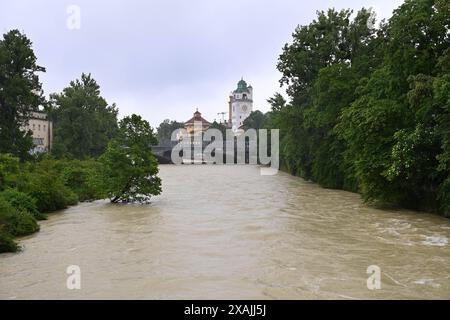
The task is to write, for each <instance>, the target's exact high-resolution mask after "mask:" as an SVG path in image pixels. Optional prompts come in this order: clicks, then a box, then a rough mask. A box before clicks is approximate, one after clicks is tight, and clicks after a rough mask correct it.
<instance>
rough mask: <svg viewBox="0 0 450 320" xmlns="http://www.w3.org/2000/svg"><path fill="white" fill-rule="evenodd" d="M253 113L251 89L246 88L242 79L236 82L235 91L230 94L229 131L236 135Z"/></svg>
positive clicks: (249, 87) (250, 87)
mask: <svg viewBox="0 0 450 320" xmlns="http://www.w3.org/2000/svg"><path fill="white" fill-rule="evenodd" d="M252 111H253V88H252V86H247V82H245V81H244V79H241V81H239V82H238V86H237V89H236V90H234V91H233V92H231V93H230V100H229V112H228V114H229V118H228V123H229V125H230V126H231V129H232V130H233V131H234V132H235V133H238V132H239V131H241V127H242V125H243V124H244V120H245V119H247V117H248V116H249V115H250V113H251V112H252Z"/></svg>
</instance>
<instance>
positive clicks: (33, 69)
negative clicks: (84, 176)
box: [0, 30, 45, 160]
mask: <svg viewBox="0 0 450 320" xmlns="http://www.w3.org/2000/svg"><path fill="white" fill-rule="evenodd" d="M31 45H32V44H31V41H30V40H29V39H28V38H27V37H26V36H25V35H23V34H21V33H20V32H19V31H18V30H11V31H9V32H8V33H6V34H4V35H3V40H0V153H11V154H13V155H15V156H18V157H20V158H21V159H22V160H24V159H28V158H30V154H29V152H28V151H29V150H30V149H31V148H32V146H33V141H32V138H31V133H30V132H25V131H22V130H21V128H22V127H23V126H24V125H25V124H26V123H27V121H28V118H29V116H30V114H31V112H32V111H36V110H37V109H38V106H39V105H41V104H42V103H43V101H44V99H43V97H42V90H41V84H40V83H39V78H38V75H37V73H38V72H42V71H45V69H44V68H42V67H40V66H38V65H37V64H36V56H35V55H34V52H33V49H32V46H31Z"/></svg>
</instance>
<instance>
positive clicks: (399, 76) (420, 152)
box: [338, 0, 450, 213]
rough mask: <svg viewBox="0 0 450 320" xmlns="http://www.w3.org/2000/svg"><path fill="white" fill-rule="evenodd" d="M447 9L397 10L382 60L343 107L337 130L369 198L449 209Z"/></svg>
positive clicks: (415, 2)
mask: <svg viewBox="0 0 450 320" xmlns="http://www.w3.org/2000/svg"><path fill="white" fill-rule="evenodd" d="M449 13H450V4H449V3H448V1H441V0H409V1H406V2H405V3H404V4H403V5H401V6H400V7H399V8H398V9H396V10H395V11H394V15H393V16H392V18H391V19H390V21H389V24H388V26H387V27H386V34H387V35H388V41H387V43H386V46H385V52H384V56H383V64H382V65H381V66H380V68H378V69H377V70H376V71H375V72H374V73H373V74H372V75H371V76H370V78H369V79H365V80H363V81H361V83H360V87H359V88H358V89H357V99H356V100H355V101H354V102H353V103H352V104H351V105H350V106H348V107H347V108H345V109H344V110H343V112H342V116H341V120H340V124H339V125H338V130H339V135H340V136H341V137H342V138H343V139H345V140H346V142H347V145H348V152H347V154H348V155H349V157H350V158H351V161H352V162H353V163H354V164H355V171H356V175H357V178H358V181H359V184H360V187H361V192H362V194H363V196H364V198H365V199H366V200H369V201H382V202H388V203H394V204H400V205H403V206H406V207H410V208H415V209H423V208H426V209H434V210H436V209H439V210H441V211H443V212H447V213H448V212H449V208H450V204H449V199H450V197H449V195H450V192H449V191H450V190H449V188H448V183H447V182H446V181H447V180H446V179H448V173H449V170H448V166H447V165H445V164H444V163H446V161H448V157H447V155H446V154H447V153H446V150H448V149H447V147H446V141H448V138H446V137H448V135H449V134H448V132H449V127H450V122H449V118H448V108H449V98H448V89H449V84H448V69H447V68H446V66H448V59H449V57H448V52H449V51H448V47H449V45H450V38H449V36H448V29H449V27H450V14H449ZM446 61H447V62H446ZM445 159H447V160H445ZM442 160H444V161H442Z"/></svg>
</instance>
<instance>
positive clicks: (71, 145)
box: [48, 73, 118, 159]
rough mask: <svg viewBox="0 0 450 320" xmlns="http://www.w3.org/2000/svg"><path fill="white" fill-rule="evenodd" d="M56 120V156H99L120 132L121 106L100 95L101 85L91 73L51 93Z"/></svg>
mask: <svg viewBox="0 0 450 320" xmlns="http://www.w3.org/2000/svg"><path fill="white" fill-rule="evenodd" d="M48 112H49V114H50V118H51V119H52V120H53V122H54V145H53V150H52V153H53V154H54V155H55V156H57V157H64V156H68V157H73V158H76V159H85V158H89V157H98V156H100V155H101V154H102V153H103V152H104V151H105V149H106V146H107V145H108V142H109V141H110V140H111V139H112V138H114V137H115V136H116V134H117V131H118V128H117V113H118V110H117V108H116V106H115V104H113V105H112V106H108V103H107V102H106V100H105V99H104V98H102V97H101V96H100V86H99V85H98V84H97V82H96V81H95V80H94V79H93V78H92V77H91V75H90V74H84V73H83V74H82V75H81V79H80V80H79V79H77V80H75V81H72V82H70V85H69V87H67V88H65V89H64V90H63V92H62V93H60V94H56V93H55V94H52V95H51V96H50V104H49V107H48Z"/></svg>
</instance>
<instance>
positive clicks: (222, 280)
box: [0, 165, 450, 299]
mask: <svg viewBox="0 0 450 320" xmlns="http://www.w3.org/2000/svg"><path fill="white" fill-rule="evenodd" d="M259 172H260V171H259V169H258V168H257V167H253V166H205V165H203V166H202V165H199V166H170V165H168V166H162V167H161V177H162V179H163V194H162V195H161V196H159V197H155V198H154V201H153V203H152V204H151V205H111V204H109V203H108V202H106V201H99V202H95V203H86V204H81V205H79V206H76V207H73V208H70V209H68V210H65V211H63V212H61V213H58V214H55V215H52V216H51V217H50V219H49V220H48V221H44V222H42V224H41V225H42V226H41V232H39V233H38V234H36V235H33V236H31V237H27V238H24V239H23V240H22V241H21V245H22V246H23V247H24V250H23V252H21V253H18V254H3V255H1V256H0V298H1V299H22V298H26V299H30V298H31V299H37V298H43V299H53V298H56V299H61V298H64V299H88V298H97V299H103V298H119V299H177V298H178V299H205V298H208V299H216V298H217V299H219V298H224V299H318V298H320V299H341V298H342V299H361V298H369V299H372V298H376V299H392V298H398V299H407V298H440V299H449V298H450V249H449V244H448V239H449V237H450V223H449V220H446V219H444V218H441V217H438V216H435V215H431V214H424V213H416V212H409V211H380V210H376V209H372V208H368V207H366V206H364V205H363V204H362V203H361V201H360V198H359V196H358V195H356V194H352V193H348V192H344V191H336V190H326V189H322V188H320V187H318V186H316V185H314V184H311V183H308V182H305V181H303V180H301V179H299V178H296V177H292V176H290V175H288V174H285V173H280V174H278V175H275V176H261V175H260V174H259ZM69 265H79V266H80V268H81V290H68V289H67V288H66V279H67V274H66V268H67V266H69ZM370 265H377V266H379V267H380V268H381V272H382V277H381V281H382V282H381V290H374V291H371V290H368V289H367V285H366V280H367V277H368V275H367V274H366V270H367V267H368V266H370Z"/></svg>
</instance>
